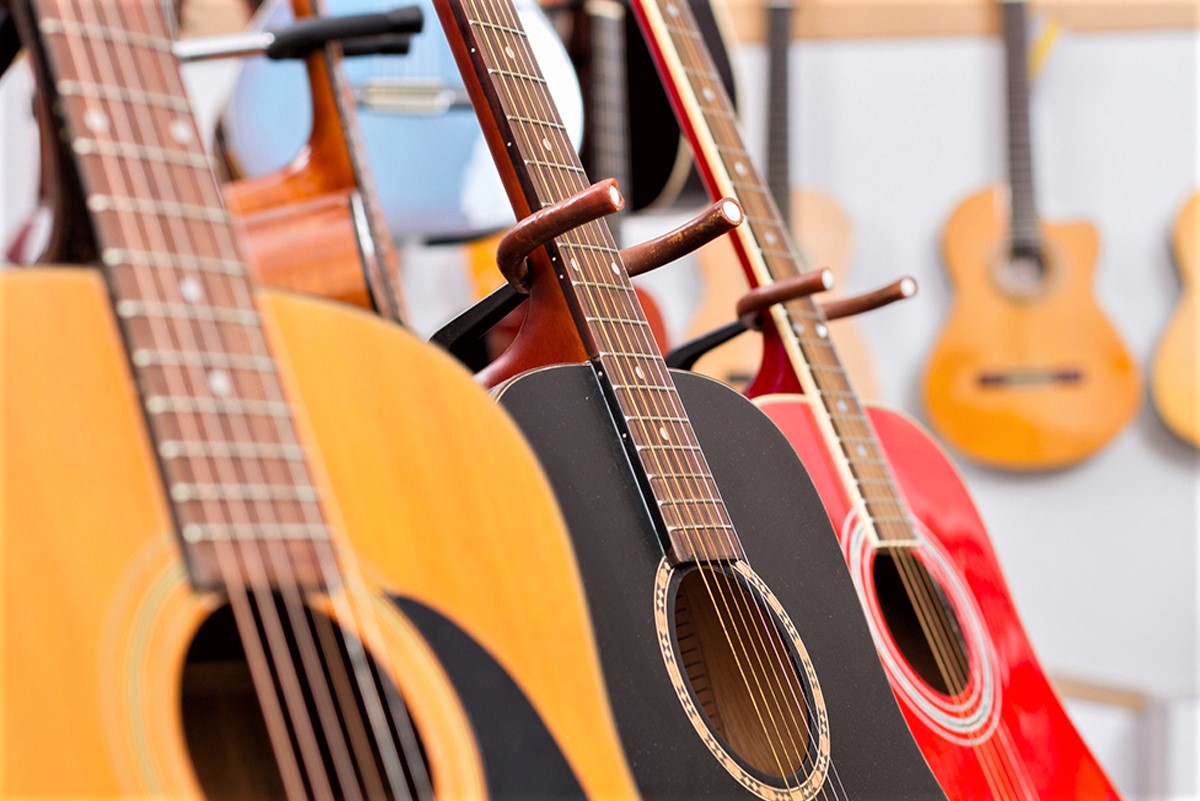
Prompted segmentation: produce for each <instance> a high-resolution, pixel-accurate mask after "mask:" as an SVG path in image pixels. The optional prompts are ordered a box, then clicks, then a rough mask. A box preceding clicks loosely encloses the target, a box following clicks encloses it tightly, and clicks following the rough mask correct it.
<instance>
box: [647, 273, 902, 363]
mask: <svg viewBox="0 0 1200 801" xmlns="http://www.w3.org/2000/svg"><path fill="white" fill-rule="evenodd" d="M832 288H833V274H832V273H830V272H829V270H814V271H812V272H809V273H805V274H803V275H798V276H796V277H795V278H787V279H784V280H782V281H776V282H775V283H772V284H768V285H767V286H760V287H755V288H754V289H752V290H750V291H749V292H747V293H746V294H745V295H743V296H742V298H741V299H740V300H739V301H738V302H737V307H736V309H737V319H736V320H734V321H733V322H732V323H729V324H728V325H724V326H721V327H720V328H717V329H714V330H713V331H709V332H708V333H707V334H703V335H701V336H699V337H696V338H695V339H692V340H689V341H688V342H685V343H683V344H682V345H680V346H679V347H677V348H675V349H673V350H672V351H671V352H670V353H668V354H667V357H666V361H667V366H668V367H674V368H677V369H679V370H691V369H692V368H693V367H694V366H695V365H696V362H697V361H699V360H700V358H701V357H702V356H704V354H706V353H708V352H709V351H710V350H713V349H714V348H716V347H719V346H721V345H724V344H725V343H726V342H728V341H729V340H731V339H733V338H734V337H736V336H738V335H739V334H743V333H745V332H746V331H758V330H761V329H762V321H763V315H764V314H765V313H766V312H767V310H768V309H770V307H771V306H774V305H775V304H776V303H785V302H787V301H789V300H795V299H796V298H802V297H807V296H809V295H812V294H814V293H816V292H822V291H825V290H828V289H832ZM915 294H917V282H916V279H914V278H912V277H911V276H905V277H904V278H901V279H900V280H898V281H893V282H892V283H890V284H888V285H887V286H884V287H880V288H879V289H876V290H874V291H872V292H864V293H863V294H861V295H855V296H853V297H849V298H842V299H840V300H831V301H829V302H828V303H822V304H820V306H819V308H820V310H821V313H822V314H823V315H824V316H825V319H826V320H840V319H841V318H843V317H852V316H854V315H856V314H862V313H863V312H868V311H873V310H875V309H879V308H882V307H884V306H888V305H890V304H892V303H895V302H896V301H898V300H905V299H907V298H911V297H912V296H913V295H915Z"/></svg>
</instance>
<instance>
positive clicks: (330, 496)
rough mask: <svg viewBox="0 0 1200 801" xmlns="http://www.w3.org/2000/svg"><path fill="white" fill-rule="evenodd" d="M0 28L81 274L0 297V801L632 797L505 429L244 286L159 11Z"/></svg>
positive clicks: (69, 7)
mask: <svg viewBox="0 0 1200 801" xmlns="http://www.w3.org/2000/svg"><path fill="white" fill-rule="evenodd" d="M13 6H14V11H15V12H16V13H17V14H18V22H19V24H20V28H21V34H22V38H23V40H24V41H25V42H26V44H27V46H29V48H30V49H31V50H32V52H33V54H34V57H35V61H36V65H37V74H38V84H39V87H40V102H41V108H40V111H41V118H42V121H43V124H44V125H46V126H47V127H48V128H49V129H50V130H51V131H52V132H53V133H54V136H52V137H48V138H47V141H51V142H54V141H57V142H61V143H63V146H62V147H61V148H59V149H56V150H55V155H56V157H57V158H55V159H54V160H55V162H56V163H57V164H58V165H59V167H60V170H59V171H58V172H57V173H56V174H57V175H60V176H61V177H62V179H63V182H62V186H63V189H64V191H61V192H58V193H56V195H57V197H58V198H59V203H58V210H59V212H60V214H59V217H58V222H59V226H58V229H57V230H56V232H55V236H54V237H53V238H52V241H53V243H54V245H55V248H56V251H55V252H54V253H53V254H51V255H53V256H55V257H59V258H62V259H66V258H67V257H70V256H74V257H75V258H76V259H78V260H81V261H91V260H93V259H96V260H99V261H100V262H101V263H102V264H103V269H102V270H101V271H93V270H85V269H26V270H21V271H15V272H10V273H5V274H0V367H2V368H3V369H2V370H0V398H2V399H3V403H2V404H0V798H5V799H32V798H59V799H65V798H87V799H118V798H122V799H128V798H151V797H154V798H198V797H201V796H202V795H203V796H207V797H219V798H228V799H262V798H286V799H289V801H298V800H299V799H306V798H322V799H333V798H338V799H342V798H345V799H362V798H371V799H375V798H420V799H428V798H431V797H433V796H434V795H436V796H437V797H440V798H477V797H485V796H491V795H504V796H506V797H514V798H525V797H546V798H550V797H553V798H558V797H578V796H589V797H597V798H599V797H605V798H624V797H629V796H631V795H633V794H634V788H633V785H632V782H631V780H630V777H629V772H628V769H627V767H626V765H625V761H624V758H623V756H622V752H621V748H620V745H619V743H618V741H617V739H616V737H615V735H614V733H613V725H612V720H611V714H610V712H609V709H608V705H607V701H606V698H605V695H604V692H603V690H602V685H601V680H600V675H599V671H598V666H597V661H596V653H595V646H594V644H593V642H592V639H591V636H590V633H589V632H590V629H589V624H588V616H587V613H586V610H585V607H584V599H583V594H582V590H581V589H580V586H579V582H578V577H577V574H576V571H575V567H574V560H573V556H572V553H571V547H570V545H569V543H568V541H567V538H566V535H565V533H564V531H563V528H562V520H561V516H560V514H559V512H558V510H557V507H556V506H555V504H554V502H553V499H552V496H551V493H550V490H549V488H548V486H547V483H546V479H545V477H544V475H543V474H542V472H541V470H540V468H539V467H538V465H537V463H536V461H535V459H534V458H533V456H532V455H531V454H530V452H529V451H528V449H527V446H526V445H525V444H524V442H523V441H522V439H521V438H520V436H519V435H518V433H517V430H516V428H515V427H514V426H513V425H512V423H511V422H509V421H508V420H507V419H506V418H505V417H504V416H503V415H502V414H501V413H500V411H499V409H498V407H497V406H496V405H495V404H494V403H493V402H491V400H490V399H489V398H488V397H487V396H486V395H485V394H484V393H482V392H480V391H479V390H478V389H477V388H476V387H475V386H474V385H473V382H472V381H471V379H470V377H469V376H468V375H467V374H466V373H465V372H463V371H462V370H461V369H459V368H458V367H457V366H456V365H455V364H453V363H452V362H451V360H450V359H449V358H448V357H446V356H444V355H443V354H441V353H440V352H439V351H437V350H436V349H434V348H431V347H429V346H427V345H425V344H423V343H421V342H419V341H417V340H415V339H413V338H412V337H410V336H408V335H407V334H405V333H404V332H403V331H401V330H400V329H399V328H398V327H397V326H394V325H389V324H388V323H386V322H384V321H382V320H380V319H379V318H378V317H377V316H375V315H368V314H364V313H361V312H358V311H356V310H353V309H350V308H348V307H346V306H345V305H343V304H334V303H328V302H324V301H319V300H315V299H307V298H301V297H296V296H286V295H276V294H271V293H257V294H256V293H255V292H254V291H253V289H252V288H251V286H250V284H249V282H248V280H247V278H246V270H245V267H244V261H243V259H242V258H241V256H240V244H239V243H238V241H237V239H238V237H237V231H236V228H235V227H234V226H233V225H231V223H230V220H229V216H228V214H227V213H226V212H225V210H224V209H223V208H222V206H221V203H220V192H219V190H218V188H217V186H216V183H215V182H214V181H213V179H212V176H211V174H210V173H209V171H208V159H207V157H206V156H205V154H204V152H203V150H202V149H201V148H200V146H199V143H198V141H197V140H198V135H197V129H196V126H195V123H194V121H193V120H192V119H191V117H190V112H189V109H188V102H187V99H186V96H185V94H184V91H183V86H182V83H181V81H180V77H179V73H178V70H177V68H176V64H175V61H174V58H173V56H172V54H171V44H170V40H169V34H168V29H167V25H166V21H165V19H163V18H162V17H161V4H160V3H158V2H157V0H87V2H84V0H21V2H15V3H13ZM60 134H61V136H60ZM67 143H69V149H68V147H67V146H66V145H67ZM72 154H73V155H72ZM70 211H75V212H77V215H76V216H71V217H67V216H65V214H66V213H67V212H70ZM481 443H486V445H487V446H486V447H481ZM513 487H519V488H520V498H519V502H514V499H513V494H514V492H513Z"/></svg>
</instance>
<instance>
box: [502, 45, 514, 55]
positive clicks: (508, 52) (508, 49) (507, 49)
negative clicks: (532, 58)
mask: <svg viewBox="0 0 1200 801" xmlns="http://www.w3.org/2000/svg"><path fill="white" fill-rule="evenodd" d="M504 54H505V55H507V56H508V57H509V58H516V57H517V54H516V53H514V52H513V49H512V48H511V47H509V46H508V45H505V46H504Z"/></svg>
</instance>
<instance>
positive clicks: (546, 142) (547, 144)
mask: <svg viewBox="0 0 1200 801" xmlns="http://www.w3.org/2000/svg"><path fill="white" fill-rule="evenodd" d="M542 147H544V148H546V149H547V150H549V149H550V140H549V139H548V138H547V137H545V136H543V137H542Z"/></svg>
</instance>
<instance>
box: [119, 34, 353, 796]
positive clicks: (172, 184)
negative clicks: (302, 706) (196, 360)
mask: <svg viewBox="0 0 1200 801" xmlns="http://www.w3.org/2000/svg"><path fill="white" fill-rule="evenodd" d="M144 21H147V22H148V20H144ZM150 27H152V26H150ZM153 32H154V33H156V34H160V35H164V34H165V33H166V32H165V31H162V30H157V31H153ZM164 38H166V37H165V35H164ZM126 55H127V54H126ZM126 61H127V60H126ZM118 63H120V58H119V57H118ZM152 64H153V65H154V69H155V70H157V72H158V78H159V79H160V80H161V82H162V85H163V86H166V87H168V88H169V89H170V90H171V91H172V92H176V93H179V96H183V95H182V92H183V91H184V88H183V86H182V84H180V83H178V82H175V85H172V81H171V79H170V77H169V74H170V73H172V72H175V70H174V69H172V68H173V66H174V64H173V62H172V63H170V64H164V63H163V60H162V59H152ZM125 67H126V69H127V70H128V69H129V68H130V65H128V63H126V64H125ZM176 74H177V73H176ZM122 78H123V79H128V78H129V76H128V75H124V76H122ZM135 114H136V115H137V116H138V117H139V118H141V119H140V122H139V126H140V127H141V128H142V131H141V133H142V134H143V137H144V136H145V135H146V134H147V133H148V132H153V131H155V126H154V125H153V120H150V121H147V120H146V119H145V115H144V114H143V113H140V112H135ZM154 138H156V139H157V138H158V137H154ZM158 144H159V145H160V146H161V144H162V143H161V142H158ZM155 171H156V172H159V173H162V172H163V170H162V168H161V167H159V168H157V169H156V170H155ZM188 176H189V178H190V179H191V180H190V181H185V182H182V183H181V182H177V181H172V180H171V176H167V177H166V180H165V181H162V177H163V176H162V175H161V174H160V175H159V180H160V184H159V186H158V187H157V188H158V192H157V193H156V194H157V195H161V196H164V197H165V196H168V195H173V196H174V197H175V199H176V200H181V201H182V200H186V193H182V194H183V195H184V197H180V194H181V193H179V192H175V193H171V192H170V191H169V189H170V188H175V189H180V188H182V187H186V186H187V184H189V183H190V184H191V186H190V189H191V190H192V191H193V192H194V194H195V197H198V198H199V199H201V201H202V202H204V203H206V204H208V205H210V206H211V207H215V208H219V207H220V198H219V196H217V195H216V193H215V187H214V186H213V184H212V182H211V180H210V181H207V182H204V181H201V180H200V179H199V178H198V176H197V174H196V172H193V171H189V172H188ZM206 188H207V190H208V191H205V190H206ZM183 232H184V234H185V236H184V237H183V239H184V240H185V241H184V242H183V243H180V242H179V241H176V242H175V244H176V246H177V247H178V246H180V245H181V244H182V246H183V248H184V249H186V250H187V251H188V252H195V246H194V243H192V242H190V241H187V240H188V239H189V237H188V236H187V235H186V234H187V231H186V227H183ZM209 233H210V234H211V235H212V237H213V239H212V242H213V244H214V245H216V246H217V247H218V249H219V250H222V251H224V252H226V253H227V255H231V256H233V257H234V258H235V259H236V258H237V256H238V253H237V251H236V250H233V249H231V248H222V247H221V245H220V243H219V241H217V239H216V238H215V237H216V235H217V231H216V230H212V231H210V232H209ZM215 334H216V336H215V338H216V339H217V340H218V347H220V348H222V349H224V350H225V352H232V351H231V350H230V349H229V348H228V347H227V346H228V345H229V344H230V343H229V342H228V341H227V338H226V336H225V333H224V332H223V331H221V329H220V327H219V326H217V327H215ZM211 338H212V337H209V339H210V341H209V342H207V343H206V345H205V347H206V349H207V348H209V347H211V346H212V344H213V343H212V342H211ZM234 376H235V377H236V372H235V373H234ZM235 380H236V379H235ZM272 394H274V393H272ZM226 423H227V424H228V426H229V428H231V429H233V434H234V437H235V439H236V438H240V437H241V436H243V435H249V433H250V432H249V429H248V427H246V426H245V425H244V424H242V421H240V420H238V418H237V417H230V418H229V419H228V420H227V421H226ZM231 469H232V468H231ZM301 473H302V475H301V476H299V478H301V479H307V478H308V476H307V473H306V471H301ZM244 474H246V475H247V478H248V479H249V480H250V481H252V482H261V483H266V482H265V478H266V476H265V474H264V473H263V472H262V470H261V469H260V468H259V465H258V464H256V463H255V462H254V461H253V460H250V461H249V464H248V465H247V467H246V468H245V469H244ZM296 478H298V476H297V475H296V473H295V471H293V474H292V479H293V481H294V480H296ZM263 508H265V509H267V510H269V516H271V517H273V515H274V509H273V508H272V507H271V505H268V504H264V506H263ZM267 548H268V553H269V561H270V562H271V565H270V567H271V569H273V570H275V571H276V573H277V575H278V574H279V572H280V571H279V569H280V567H281V566H283V567H284V568H285V569H286V573H284V574H283V575H284V580H282V581H280V582H279V584H278V587H277V589H278V591H279V594H280V596H281V598H282V600H283V606H284V611H285V613H286V615H287V621H288V625H287V627H286V628H287V629H288V630H290V631H291V632H292V635H293V638H294V640H295V642H296V643H297V646H298V652H299V657H300V664H301V666H302V668H303V671H304V674H305V676H306V677H307V683H308V685H309V688H310V690H311V691H312V692H313V696H314V700H315V701H316V705H317V714H318V720H319V722H320V725H321V728H322V730H323V731H324V732H325V736H326V739H327V742H328V744H329V747H330V751H331V757H332V759H333V762H334V768H335V773H336V774H337V776H338V781H339V783H340V784H341V785H342V786H343V787H344V788H346V790H347V794H348V795H349V796H350V797H351V798H355V799H357V798H360V795H359V793H358V790H357V786H356V782H355V774H354V772H353V767H352V761H351V753H350V752H349V751H348V749H347V747H346V744H345V742H344V740H343V739H342V732H341V729H340V727H339V726H338V724H337V713H336V711H335V707H334V704H333V700H332V697H331V695H330V691H329V687H328V686H327V684H326V676H325V671H324V670H323V669H322V666H321V661H320V658H319V657H318V656H317V653H318V652H317V648H316V644H315V642H314V641H313V639H312V636H311V635H310V632H309V629H310V623H309V622H308V616H307V614H306V613H305V606H304V604H303V601H302V599H301V596H300V593H299V592H298V591H297V584H298V582H297V580H296V577H295V576H294V575H293V574H292V573H291V565H290V564H289V559H288V555H287V552H286V550H282V551H281V548H280V546H279V544H278V543H270V544H268V545H267ZM257 551H258V548H257V547H255V548H252V549H250V551H249V553H256V552H257ZM245 553H246V550H245V549H243V556H245ZM251 569H253V570H256V571H261V568H259V567H252V568H251ZM262 575H263V577H264V578H266V575H267V574H262ZM263 597H264V598H265V597H267V596H266V595H265V594H264V595H263ZM271 608H272V612H271V615H272V617H274V615H275V612H274V611H273V610H274V604H273V603H272V604H271ZM259 614H260V617H261V616H262V614H263V610H262V609H260V613H259ZM314 619H315V620H320V619H321V617H320V616H315V618H314ZM280 625H281V627H282V621H280ZM312 625H313V626H315V627H316V628H317V629H318V630H319V624H316V623H314V624H312ZM273 636H275V637H279V636H280V635H279V633H277V632H273ZM280 642H281V645H282V643H283V642H284V641H282V640H281V641H280ZM284 647H286V646H284ZM325 662H326V664H327V665H328V669H329V671H330V673H331V674H332V676H334V677H336V676H337V675H338V673H340V672H341V671H340V670H339V669H338V667H339V666H340V665H341V658H340V654H337V653H335V652H331V651H329V650H328V648H326V649H325ZM289 681H291V679H289ZM334 681H335V683H336V679H334ZM360 762H361V760H360ZM322 764H323V763H322ZM361 769H362V770H363V771H364V772H366V771H367V767H366V766H365V765H363V766H362V767H361ZM330 791H331V792H332V789H331V790H330Z"/></svg>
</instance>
